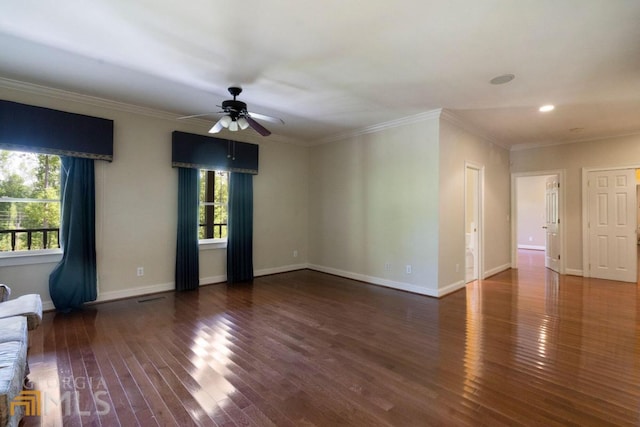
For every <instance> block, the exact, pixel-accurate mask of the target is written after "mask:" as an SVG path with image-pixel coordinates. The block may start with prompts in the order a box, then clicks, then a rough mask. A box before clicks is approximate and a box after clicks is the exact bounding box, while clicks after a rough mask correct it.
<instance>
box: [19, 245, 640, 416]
mask: <svg viewBox="0 0 640 427" xmlns="http://www.w3.org/2000/svg"><path fill="white" fill-rule="evenodd" d="M541 254H542V253H541V252H535V251H522V253H521V258H520V262H519V265H520V268H519V269H518V270H509V271H506V272H503V273H501V274H498V275H496V276H494V277H491V278H490V279H488V280H484V281H481V282H474V283H471V284H469V285H468V286H467V288H466V289H465V290H461V291H458V292H456V293H454V294H451V295H449V296H447V297H445V298H443V299H441V300H437V299H433V298H429V297H424V296H419V295H414V294H410V293H405V292H400V291H395V290H391V289H386V288H381V287H376V286H371V285H366V284H363V283H359V282H354V281H351V280H347V279H342V278H339V277H334V276H330V275H326V274H322V273H318V272H313V271H299V272H293V273H286V274H280V275H274V276H268V277H262V278H258V279H256V280H255V282H254V283H253V285H241V286H234V287H227V286H226V285H211V286H205V287H202V288H201V289H199V290H198V291H194V292H187V293H171V292H168V293H162V294H156V295H153V296H145V297H141V298H136V299H130V300H122V301H116V302H110V303H103V304H96V305H93V306H90V307H89V308H87V309H86V310H84V311H83V312H80V313H72V314H68V315H64V314H56V313H46V314H45V318H44V321H43V324H42V325H41V326H40V327H39V328H38V329H37V330H36V331H34V332H32V335H31V348H30V353H29V360H30V365H31V375H30V379H31V380H32V382H33V386H34V388H35V389H36V390H39V391H41V392H42V400H43V402H44V403H43V406H42V410H41V416H27V417H25V418H24V421H23V423H22V424H23V425H24V426H35V425H46V426H49V425H70V426H80V425H104V426H112V425H122V426H134V425H140V426H151V425H160V426H187V425H204V426H216V425H219V426H273V425H277V426H304V425H317V426H336V425H359V426H376V425H398V426H409V425H420V426H425V425H440V426H442V425H444V426H456V425H473V426H475V425H487V426H501V425H508V426H512V425H540V426H553V425H562V426H566V425H594V426H607V425H616V426H619V425H640V328H639V324H638V318H639V315H640V301H639V296H638V286H637V285H635V284H627V283H619V282H608V281H604V280H589V279H583V278H580V277H573V276H558V275H557V274H555V273H553V272H551V271H548V270H545V269H544V268H543V267H541V263H542V258H541V257H542V255H541Z"/></svg>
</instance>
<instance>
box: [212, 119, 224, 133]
mask: <svg viewBox="0 0 640 427" xmlns="http://www.w3.org/2000/svg"><path fill="white" fill-rule="evenodd" d="M223 127H224V126H222V119H220V120H218V121H217V122H216V124H215V125H213V127H212V128H211V129H209V133H218V132H220V131H221V130H222V128H223Z"/></svg>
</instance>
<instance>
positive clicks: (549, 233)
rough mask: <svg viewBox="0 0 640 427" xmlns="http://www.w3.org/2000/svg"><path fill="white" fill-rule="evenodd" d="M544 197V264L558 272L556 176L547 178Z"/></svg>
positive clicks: (558, 241) (558, 226) (558, 243)
mask: <svg viewBox="0 0 640 427" xmlns="http://www.w3.org/2000/svg"><path fill="white" fill-rule="evenodd" d="M546 184H547V189H546V193H545V194H546V197H545V200H546V202H545V205H546V206H545V207H546V214H545V225H544V226H543V227H542V228H544V229H545V231H546V233H545V236H546V238H545V257H544V266H545V267H547V268H550V269H551V270H553V271H556V272H558V273H559V272H560V232H559V231H560V230H559V228H560V219H559V218H560V217H559V216H558V192H559V191H560V184H559V183H558V177H557V176H552V177H549V178H547V182H546Z"/></svg>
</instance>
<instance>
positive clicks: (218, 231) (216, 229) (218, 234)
mask: <svg viewBox="0 0 640 427" xmlns="http://www.w3.org/2000/svg"><path fill="white" fill-rule="evenodd" d="M208 225H209V224H206V223H205V224H200V227H202V228H204V230H205V235H206V232H207V226H208ZM211 226H212V227H211V228H209V230H213V236H211V237H209V238H211V239H222V237H223V236H224V237H227V224H216V223H214V224H211ZM223 228H224V233H223V232H222V230H223Z"/></svg>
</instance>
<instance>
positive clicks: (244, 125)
mask: <svg viewBox="0 0 640 427" xmlns="http://www.w3.org/2000/svg"><path fill="white" fill-rule="evenodd" d="M238 126H240V129H242V130H245V129H246V128H248V127H249V122H248V121H247V119H245V118H244V117H240V118H239V119H238Z"/></svg>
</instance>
